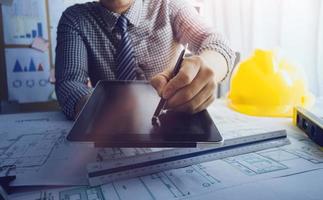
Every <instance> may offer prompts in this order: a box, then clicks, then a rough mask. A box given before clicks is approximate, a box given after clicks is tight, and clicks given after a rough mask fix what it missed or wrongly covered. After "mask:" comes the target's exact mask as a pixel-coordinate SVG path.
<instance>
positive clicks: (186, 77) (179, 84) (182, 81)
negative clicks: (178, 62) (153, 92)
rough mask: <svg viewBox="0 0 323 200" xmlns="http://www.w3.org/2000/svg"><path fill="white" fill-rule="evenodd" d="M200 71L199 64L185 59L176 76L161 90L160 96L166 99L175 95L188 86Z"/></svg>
mask: <svg viewBox="0 0 323 200" xmlns="http://www.w3.org/2000/svg"><path fill="white" fill-rule="evenodd" d="M199 70H200V63H197V62H193V61H192V60H191V59H189V58H187V59H185V60H184V61H183V63H182V67H181V69H180V70H179V72H178V74H177V75H176V76H175V77H174V78H172V79H171V80H170V81H169V82H168V84H167V85H166V86H165V89H164V90H163V94H162V96H163V97H164V98H165V99H168V98H169V97H171V96H172V95H174V94H175V93H176V91H177V90H179V89H181V88H183V87H185V86H187V85H189V84H190V83H191V82H192V81H193V80H194V78H195V77H196V75H197V74H198V72H199Z"/></svg>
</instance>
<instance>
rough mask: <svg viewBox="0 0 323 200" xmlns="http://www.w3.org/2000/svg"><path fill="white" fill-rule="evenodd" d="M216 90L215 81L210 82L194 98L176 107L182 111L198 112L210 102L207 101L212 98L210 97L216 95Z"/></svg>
mask: <svg viewBox="0 0 323 200" xmlns="http://www.w3.org/2000/svg"><path fill="white" fill-rule="evenodd" d="M214 92H215V86H214V83H213V82H209V84H207V85H206V86H205V87H204V88H203V89H202V90H201V91H200V92H199V93H198V94H197V95H196V96H195V97H194V98H193V99H191V100H190V101H188V102H186V103H184V104H182V105H180V106H177V107H175V108H174V109H175V110H177V111H180V112H189V113H196V112H197V110H201V109H202V108H203V106H204V105H205V104H208V102H206V101H208V100H210V98H211V97H212V96H214ZM212 98H213V97H212ZM212 98H211V100H212Z"/></svg>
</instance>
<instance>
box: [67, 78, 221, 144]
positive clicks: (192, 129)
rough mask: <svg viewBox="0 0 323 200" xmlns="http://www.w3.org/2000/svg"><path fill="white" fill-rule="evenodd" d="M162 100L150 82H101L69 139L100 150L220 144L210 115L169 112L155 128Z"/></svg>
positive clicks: (218, 134)
mask: <svg viewBox="0 0 323 200" xmlns="http://www.w3.org/2000/svg"><path fill="white" fill-rule="evenodd" d="M159 100H160V97H159V96H158V94H157V92H156V91H155V89H154V88H153V87H152V86H151V85H150V84H149V83H147V82H127V81H100V82H99V83H98V84H97V86H96V87H95V89H94V91H93V93H92V95H91V97H90V98H89V100H88V101H87V103H86V105H85V106H84V108H83V110H82V112H81V113H80V115H79V117H78V118H77V119H76V121H75V122H74V125H73V127H72V129H71V131H70V133H69V134H68V136H67V139H68V140H69V141H77V142H94V143H95V145H96V146H98V147H196V146H197V144H198V143H203V144H204V143H220V142H222V137H221V135H220V133H219V131H218V129H217V127H216V126H215V124H214V123H213V121H212V119H211V117H210V115H209V113H208V112H207V111H206V110H204V111H202V112H200V113H197V114H194V115H191V114H187V113H180V112H174V111H168V112H166V113H164V114H162V115H161V116H160V117H159V120H160V126H153V125H152V123H151V119H152V116H153V114H154V111H155V109H156V107H157V105H158V102H159Z"/></svg>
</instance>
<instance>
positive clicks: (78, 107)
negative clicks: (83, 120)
mask: <svg viewBox="0 0 323 200" xmlns="http://www.w3.org/2000/svg"><path fill="white" fill-rule="evenodd" d="M90 96H91V95H90V94H88V95H85V96H83V97H82V98H81V99H80V100H79V101H78V102H77V104H76V106H75V118H77V117H78V115H79V114H80V112H81V111H82V109H83V107H84V106H85V104H86V102H87V100H88V99H89V98H90Z"/></svg>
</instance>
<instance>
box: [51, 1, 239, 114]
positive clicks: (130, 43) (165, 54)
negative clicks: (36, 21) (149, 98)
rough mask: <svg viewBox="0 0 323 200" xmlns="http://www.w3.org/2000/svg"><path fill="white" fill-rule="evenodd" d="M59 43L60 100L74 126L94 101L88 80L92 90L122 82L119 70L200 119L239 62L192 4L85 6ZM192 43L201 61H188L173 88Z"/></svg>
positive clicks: (67, 19) (74, 11) (74, 12)
mask: <svg viewBox="0 0 323 200" xmlns="http://www.w3.org/2000/svg"><path fill="white" fill-rule="evenodd" d="M121 19H122V20H121ZM120 21H121V22H120ZM120 27H121V28H120ZM120 29H122V30H121V31H120ZM57 35H58V36H57V48H56V93H57V97H58V100H59V103H60V105H61V107H62V109H63V112H64V114H65V115H66V116H67V117H68V118H69V119H74V118H75V117H76V116H77V114H78V113H79V111H80V110H81V108H82V107H83V105H84V103H85V102H86V100H87V99H88V97H89V95H90V94H91V91H92V89H91V88H90V87H88V85H87V82H88V80H90V81H91V83H92V85H95V84H96V83H97V82H98V81H99V80H103V79H109V80H116V79H118V77H119V75H118V74H117V73H118V70H119V71H120V70H124V71H126V72H124V73H129V71H131V72H133V73H135V74H132V75H133V76H132V75H131V76H130V75H129V76H128V75H127V76H126V77H135V78H134V79H137V80H149V81H150V82H151V84H152V86H153V87H154V88H155V89H156V90H157V92H158V93H159V95H160V96H162V97H164V98H165V99H167V100H168V104H167V106H168V108H169V109H174V110H177V111H184V112H190V113H196V112H199V111H201V110H203V109H205V108H207V107H208V106H209V105H210V104H211V103H212V102H213V101H214V98H215V88H216V85H217V83H218V82H220V81H222V80H223V79H224V78H225V77H226V76H227V74H228V73H229V70H230V67H231V66H232V64H233V61H234V52H233V51H232V50H231V49H230V48H229V47H228V45H227V44H226V43H225V41H224V39H223V38H222V37H221V36H220V35H219V34H218V33H217V32H215V31H214V30H213V29H212V28H210V27H208V26H206V25H205V24H204V23H203V22H202V20H201V19H200V18H199V16H198V14H197V12H196V10H195V9H194V8H193V7H191V6H190V5H189V4H187V3H186V1H184V0H100V1H99V2H89V3H85V4H77V5H74V6H72V7H70V8H68V9H67V10H66V11H65V12H64V13H63V15H62V17H61V20H60V23H59V26H58V32H57ZM186 43H188V46H189V50H190V51H191V52H192V54H193V56H191V57H187V58H185V59H184V61H183V63H182V67H181V70H180V72H179V73H178V74H177V76H175V77H174V78H173V79H171V80H170V78H169V77H170V73H171V71H172V68H173V67H174V65H175V62H176V60H177V58H178V55H179V51H180V49H181V47H182V45H183V44H186ZM122 63H123V65H122ZM124 63H126V64H124ZM129 66H131V68H129ZM122 67H128V68H129V69H128V68H127V69H122ZM122 73H123V72H122Z"/></svg>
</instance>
